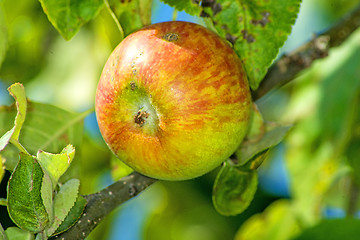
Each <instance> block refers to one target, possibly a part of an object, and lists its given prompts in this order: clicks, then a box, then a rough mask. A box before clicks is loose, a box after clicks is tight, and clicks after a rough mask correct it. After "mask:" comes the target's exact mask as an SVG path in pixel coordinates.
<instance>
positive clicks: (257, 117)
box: [244, 103, 266, 143]
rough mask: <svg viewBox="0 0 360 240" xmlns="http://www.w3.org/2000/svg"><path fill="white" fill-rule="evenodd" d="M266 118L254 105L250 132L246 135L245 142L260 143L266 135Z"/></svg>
mask: <svg viewBox="0 0 360 240" xmlns="http://www.w3.org/2000/svg"><path fill="white" fill-rule="evenodd" d="M265 127H266V126H265V122H264V118H263V116H262V114H261V112H260V111H259V109H258V107H257V105H256V104H255V103H253V111H252V113H251V120H250V126H249V130H248V132H247V134H246V137H245V139H244V141H246V142H249V143H256V142H258V141H259V140H260V139H261V138H262V137H263V136H264V134H265V130H266V129H265Z"/></svg>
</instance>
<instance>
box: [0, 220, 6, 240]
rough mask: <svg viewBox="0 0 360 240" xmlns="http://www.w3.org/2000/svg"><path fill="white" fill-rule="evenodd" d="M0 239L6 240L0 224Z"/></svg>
mask: <svg viewBox="0 0 360 240" xmlns="http://www.w3.org/2000/svg"><path fill="white" fill-rule="evenodd" d="M0 239H2V240H8V238H7V237H6V235H5V231H4V228H3V227H2V225H1V223H0Z"/></svg>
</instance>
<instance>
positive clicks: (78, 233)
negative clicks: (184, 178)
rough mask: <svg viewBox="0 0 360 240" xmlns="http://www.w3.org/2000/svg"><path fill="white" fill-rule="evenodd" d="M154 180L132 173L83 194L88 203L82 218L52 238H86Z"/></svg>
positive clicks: (75, 239)
mask: <svg viewBox="0 0 360 240" xmlns="http://www.w3.org/2000/svg"><path fill="white" fill-rule="evenodd" d="M154 182H156V180H155V179H152V178H148V177H145V176H143V175H140V174H139V173H132V174H131V175H129V176H127V177H124V178H122V179H121V180H119V181H117V182H115V183H113V184H112V185H110V186H109V187H107V188H104V189H103V190H101V191H100V192H97V193H94V194H90V195H85V196H83V197H84V198H85V199H86V201H87V205H86V207H85V210H84V213H83V214H82V216H81V217H80V219H79V220H78V221H77V222H76V224H75V225H74V226H73V227H71V228H70V229H69V230H68V231H66V232H63V233H62V234H60V235H57V236H55V237H53V238H52V239H61V240H62V239H64V240H65V239H74V240H78V239H85V237H87V236H88V235H89V234H90V232H91V231H92V230H93V229H94V228H95V227H96V226H97V225H98V224H99V223H100V221H101V220H103V219H104V218H105V217H106V216H107V215H108V214H109V213H110V212H111V211H112V210H114V209H115V208H116V207H118V206H119V205H120V204H122V203H124V202H126V201H127V200H129V199H130V198H133V197H135V196H136V195H138V194H139V193H140V192H142V191H144V190H145V189H146V188H147V187H148V186H150V185H151V184H153V183H154Z"/></svg>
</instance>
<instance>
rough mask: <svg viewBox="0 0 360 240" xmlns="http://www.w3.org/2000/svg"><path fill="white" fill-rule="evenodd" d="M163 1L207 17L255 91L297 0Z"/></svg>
mask: <svg viewBox="0 0 360 240" xmlns="http://www.w3.org/2000/svg"><path fill="white" fill-rule="evenodd" d="M164 2H166V3H168V4H169V5H171V6H173V7H175V8H176V9H178V10H179V11H182V10H185V11H187V12H188V13H189V14H192V15H197V13H198V12H200V16H201V17H204V18H205V19H206V18H209V19H210V20H211V22H212V25H213V27H214V29H215V30H216V31H217V33H218V34H219V35H220V36H221V37H223V38H224V39H227V40H228V41H229V42H230V43H231V44H232V46H233V48H234V49H235V51H236V53H237V54H238V55H239V57H240V59H241V60H242V61H243V64H244V67H245V70H246V72H247V74H248V78H249V82H250V86H251V88H252V89H253V90H256V89H257V88H258V86H259V84H260V82H261V81H262V79H263V78H264V76H265V74H266V73H267V70H268V68H269V66H270V65H271V63H272V62H273V60H274V59H275V58H276V56H277V55H278V53H279V49H280V47H281V46H282V45H283V44H284V42H285V40H286V39H287V37H288V35H289V34H290V32H291V29H292V25H293V24H294V23H295V20H296V18H297V14H298V12H299V8H300V3H301V0H290V1H288V0H281V1H266V0H261V1H249V0H240V1H233V0H215V1H213V0H205V1H190V0H189V1H172V0H164ZM195 3H198V5H197V8H196V4H195ZM195 9H196V10H195Z"/></svg>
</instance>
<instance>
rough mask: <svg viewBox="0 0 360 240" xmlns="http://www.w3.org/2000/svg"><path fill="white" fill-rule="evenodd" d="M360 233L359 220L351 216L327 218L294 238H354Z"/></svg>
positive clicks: (306, 239)
mask: <svg viewBox="0 0 360 240" xmlns="http://www.w3.org/2000/svg"><path fill="white" fill-rule="evenodd" d="M359 235H360V220H359V219H353V218H344V219H327V220H323V221H321V222H320V223H319V224H317V225H316V226H314V227H312V228H309V229H305V231H303V232H302V234H301V235H300V236H298V237H296V238H294V240H339V239H346V240H356V239H359Z"/></svg>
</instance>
